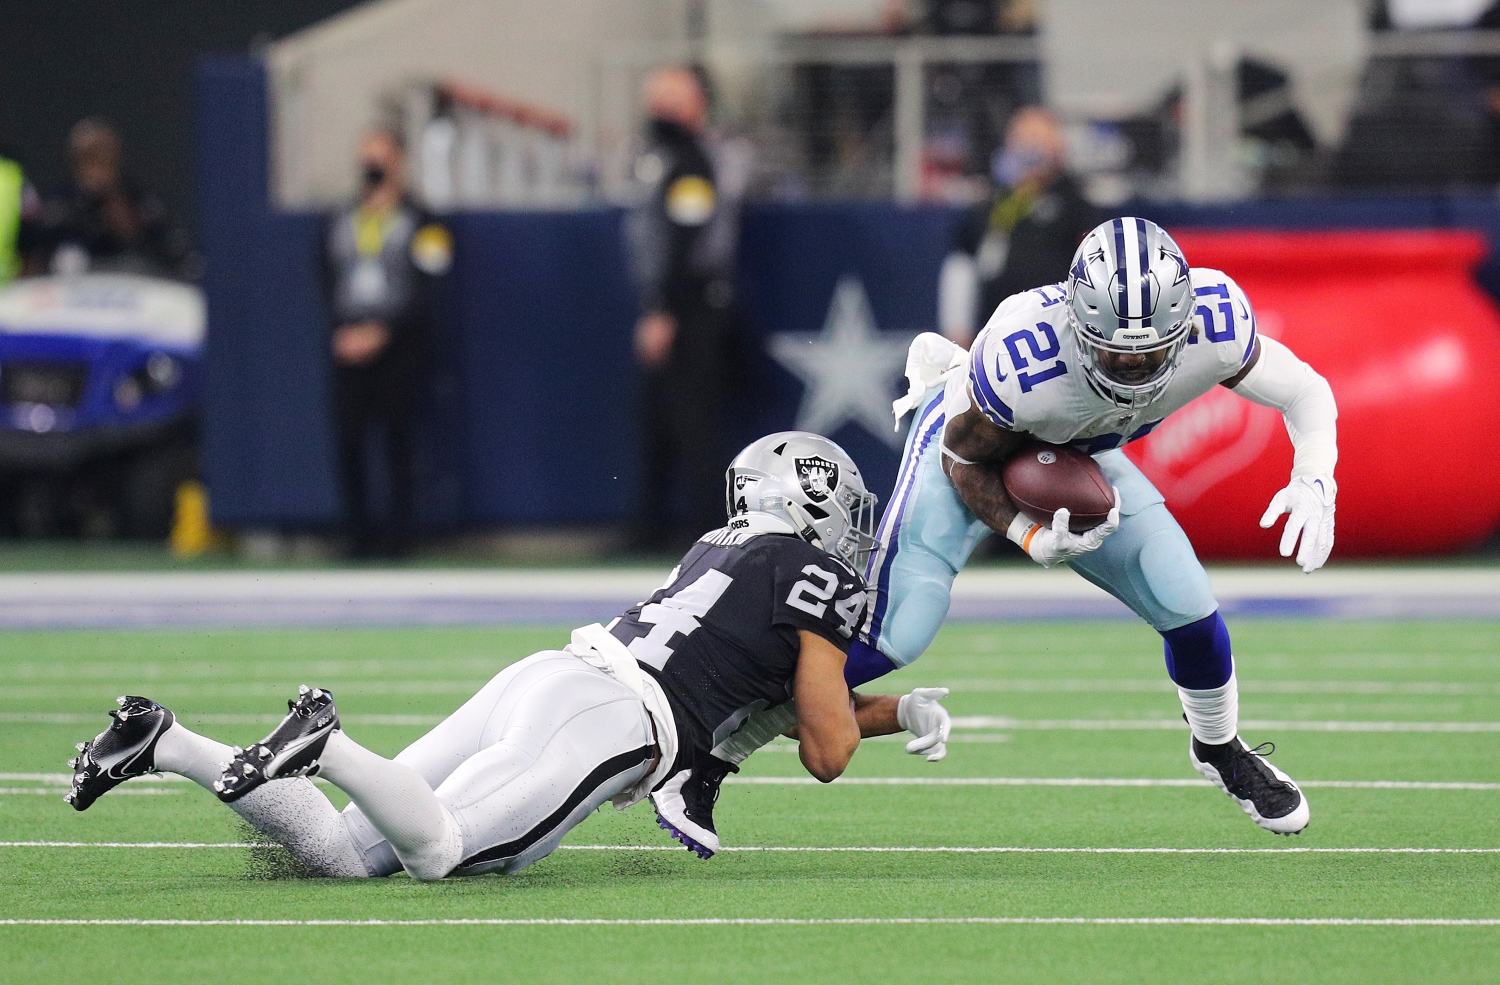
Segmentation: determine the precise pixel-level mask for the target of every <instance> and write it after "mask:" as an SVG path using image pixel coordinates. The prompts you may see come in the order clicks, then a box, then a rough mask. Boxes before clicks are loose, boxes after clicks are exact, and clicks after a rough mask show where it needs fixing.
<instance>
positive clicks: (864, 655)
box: [844, 639, 896, 687]
mask: <svg viewBox="0 0 1500 985" xmlns="http://www.w3.org/2000/svg"><path fill="white" fill-rule="evenodd" d="M895 669H896V665H895V664H894V663H892V662H891V658H890V657H888V656H886V655H885V654H883V653H881V652H880V651H879V650H877V649H875V648H874V647H873V646H871V645H870V644H868V643H866V642H865V641H864V640H861V639H856V640H854V641H853V642H852V643H850V644H849V659H847V660H845V661H844V680H845V681H847V682H848V683H849V686H850V687H859V686H860V685H861V684H868V683H870V682H871V681H873V680H874V679H875V678H877V677H884V676H885V675H886V674H889V673H890V672H891V671H893V670H895Z"/></svg>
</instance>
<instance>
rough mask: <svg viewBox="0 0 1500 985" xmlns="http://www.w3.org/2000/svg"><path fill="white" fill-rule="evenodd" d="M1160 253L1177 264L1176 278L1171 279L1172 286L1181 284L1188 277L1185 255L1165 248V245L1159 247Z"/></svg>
mask: <svg viewBox="0 0 1500 985" xmlns="http://www.w3.org/2000/svg"><path fill="white" fill-rule="evenodd" d="M1161 255H1162V256H1163V257H1164V258H1166V259H1170V260H1171V261H1172V262H1173V263H1175V264H1177V279H1176V280H1174V281H1172V284H1173V286H1176V285H1177V284H1181V283H1182V282H1183V281H1185V280H1187V279H1188V262H1187V258H1186V257H1184V256H1183V255H1182V254H1181V253H1178V252H1177V251H1175V250H1169V249H1167V248H1166V247H1165V246H1163V247H1161Z"/></svg>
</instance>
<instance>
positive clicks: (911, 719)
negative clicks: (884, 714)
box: [896, 687, 953, 763]
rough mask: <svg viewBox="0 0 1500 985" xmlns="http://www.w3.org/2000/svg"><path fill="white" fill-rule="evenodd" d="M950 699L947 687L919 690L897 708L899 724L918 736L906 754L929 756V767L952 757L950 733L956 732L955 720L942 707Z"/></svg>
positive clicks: (902, 701)
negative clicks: (949, 740)
mask: <svg viewBox="0 0 1500 985" xmlns="http://www.w3.org/2000/svg"><path fill="white" fill-rule="evenodd" d="M947 696H948V689H947V688H945V687H919V688H917V689H916V690H915V691H913V692H912V693H910V694H903V695H902V696H901V700H900V701H899V702H897V704H896V723H897V724H898V725H900V726H901V727H902V728H904V729H906V730H907V731H908V732H910V733H911V734H912V735H915V736H916V738H915V739H912V740H911V741H910V742H908V743H907V744H906V751H907V752H908V753H910V754H911V755H913V756H926V757H927V761H928V762H929V763H935V762H937V761H938V760H940V759H942V758H943V757H944V756H946V755H948V733H949V732H950V731H952V729H953V718H952V717H951V716H950V715H949V714H948V709H947V708H944V707H943V706H942V700H943V699H944V698H946V697H947Z"/></svg>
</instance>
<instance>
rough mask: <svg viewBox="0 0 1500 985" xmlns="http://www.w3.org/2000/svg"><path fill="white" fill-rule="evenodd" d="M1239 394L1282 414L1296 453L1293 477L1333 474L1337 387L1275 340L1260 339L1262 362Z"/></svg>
mask: <svg viewBox="0 0 1500 985" xmlns="http://www.w3.org/2000/svg"><path fill="white" fill-rule="evenodd" d="M1234 392H1235V393H1238V394H1239V395H1240V396H1242V397H1244V398H1246V399H1247V400H1250V401H1253V402H1255V403H1257V404H1261V405H1262V406H1265V407H1274V408H1276V409H1277V410H1279V411H1281V416H1282V418H1283V419H1284V420H1285V421H1286V431H1287V434H1288V435H1289V436H1290V437H1291V439H1292V447H1293V448H1294V449H1295V454H1294V457H1293V461H1292V475H1294V476H1298V475H1326V476H1332V475H1333V467H1334V465H1335V463H1337V462H1338V457H1339V449H1338V424H1337V421H1338V416H1339V410H1338V404H1337V403H1336V402H1335V401H1334V399H1333V388H1332V387H1330V386H1329V385H1328V381H1327V380H1325V379H1323V377H1322V376H1319V375H1318V373H1317V371H1315V370H1314V369H1313V368H1312V367H1311V366H1309V365H1308V364H1307V363H1305V362H1303V361H1302V360H1300V359H1298V358H1297V357H1296V355H1294V354H1293V353H1292V350H1290V349H1288V348H1287V347H1286V346H1284V345H1282V344H1281V343H1280V342H1277V341H1276V340H1275V339H1270V338H1267V337H1266V336H1264V335H1262V336H1261V337H1260V361H1259V362H1257V363H1256V364H1255V368H1254V369H1252V370H1251V371H1250V373H1249V374H1248V375H1247V376H1246V377H1245V378H1244V379H1243V380H1241V381H1240V383H1239V385H1238V386H1236V387H1235V388H1234Z"/></svg>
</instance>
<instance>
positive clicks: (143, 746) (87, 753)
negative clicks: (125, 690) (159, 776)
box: [63, 695, 177, 811]
mask: <svg viewBox="0 0 1500 985" xmlns="http://www.w3.org/2000/svg"><path fill="white" fill-rule="evenodd" d="M115 701H116V703H118V704H119V706H120V707H119V708H118V709H116V710H114V711H111V712H110V713H109V717H110V718H113V719H114V722H113V723H112V724H111V725H110V726H109V728H107V729H105V730H104V731H103V732H100V733H99V734H98V735H96V736H94V738H93V741H91V742H80V743H78V755H77V756H75V757H74V758H72V759H70V760H68V765H69V766H71V767H73V789H72V790H69V791H68V792H67V793H66V794H64V795H63V800H65V801H67V802H68V803H70V804H72V805H73V809H74V810H75V811H86V810H88V809H89V808H90V807H91V806H93V803H94V801H96V800H98V799H99V798H100V797H102V796H104V795H105V794H106V793H108V792H109V791H111V790H113V789H114V788H115V787H117V786H119V785H120V784H122V783H124V782H125V781H126V780H128V779H130V778H131V777H133V776H144V775H145V774H147V773H155V772H156V742H157V740H158V739H160V738H161V734H162V733H163V732H165V731H166V730H167V729H169V728H171V727H172V723H173V722H175V721H176V720H177V719H176V718H175V717H173V715H172V713H171V712H170V711H168V710H167V709H166V708H163V707H162V706H161V705H159V704H157V703H156V702H155V701H152V700H151V699H150V698H138V697H136V696H135V695H122V696H120V697H118V698H116V699H115Z"/></svg>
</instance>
